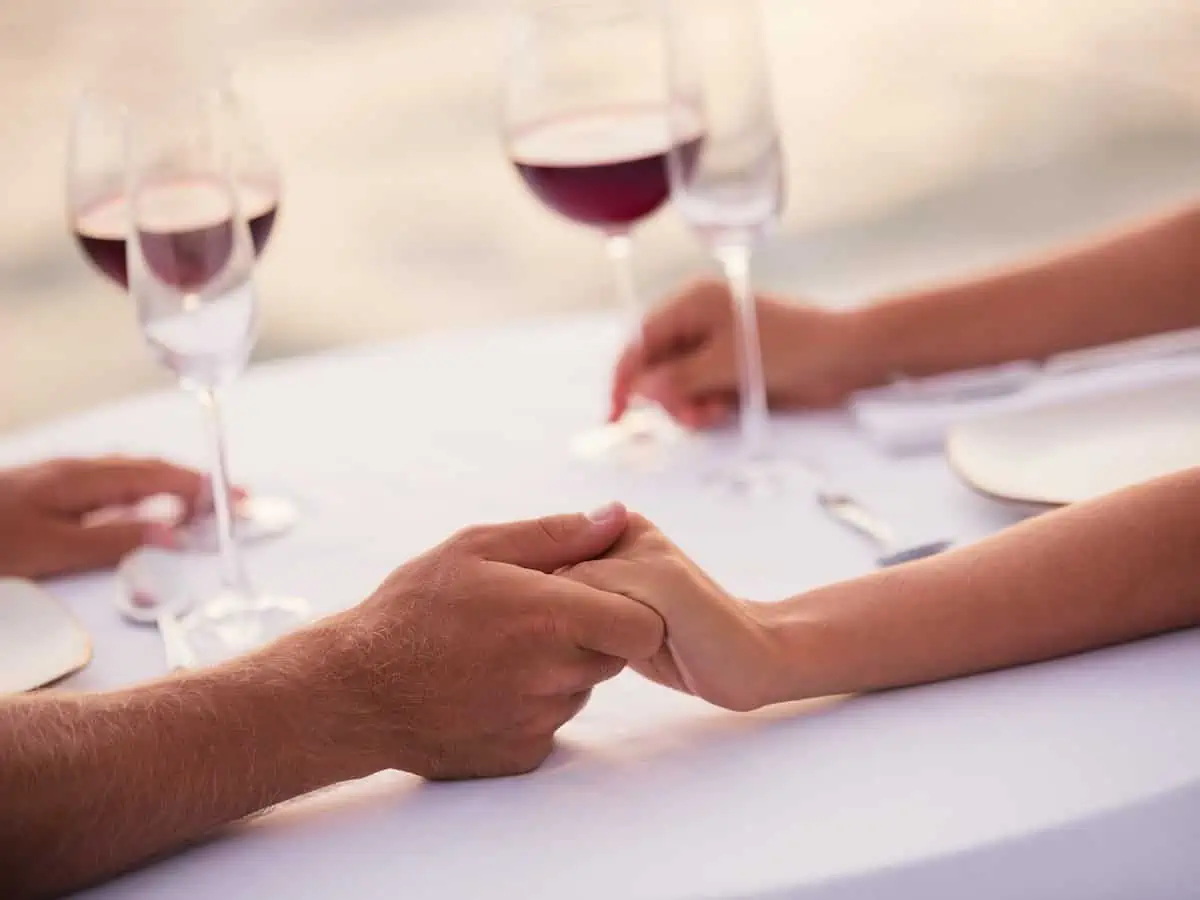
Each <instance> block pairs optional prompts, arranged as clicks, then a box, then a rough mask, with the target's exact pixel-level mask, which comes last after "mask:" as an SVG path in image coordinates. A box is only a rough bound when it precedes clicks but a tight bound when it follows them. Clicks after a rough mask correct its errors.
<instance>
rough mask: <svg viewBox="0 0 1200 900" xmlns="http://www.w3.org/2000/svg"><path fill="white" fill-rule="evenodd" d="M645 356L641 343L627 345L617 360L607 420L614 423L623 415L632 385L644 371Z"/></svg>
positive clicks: (635, 342) (630, 394)
mask: <svg viewBox="0 0 1200 900" xmlns="http://www.w3.org/2000/svg"><path fill="white" fill-rule="evenodd" d="M645 359H646V358H645V356H644V355H643V353H642V343H641V341H634V342H633V343H631V344H629V345H628V346H627V347H626V348H625V349H624V351H623V352H622V353H621V357H620V359H618V360H617V368H616V370H615V371H614V372H613V382H612V398H611V400H612V405H611V407H610V409H609V413H608V420H609V421H610V422H615V421H617V420H618V419H620V418H621V416H623V415H625V410H626V409H628V407H629V398H630V397H631V396H632V391H633V383H634V381H635V380H636V379H637V378H638V377H639V376H640V375H641V373H642V372H643V371H644V370H645Z"/></svg>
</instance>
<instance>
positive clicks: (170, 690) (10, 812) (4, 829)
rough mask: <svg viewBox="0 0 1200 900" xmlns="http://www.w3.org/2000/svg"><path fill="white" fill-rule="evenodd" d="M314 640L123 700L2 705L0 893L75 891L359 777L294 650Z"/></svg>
mask: <svg viewBox="0 0 1200 900" xmlns="http://www.w3.org/2000/svg"><path fill="white" fill-rule="evenodd" d="M319 634H320V633H319V631H318V632H314V633H313V634H305V635H298V636H295V637H293V638H290V639H288V641H285V642H282V643H281V644H279V645H276V646H275V647H274V648H270V649H268V650H267V651H264V652H262V653H260V654H258V655H256V656H253V657H248V658H246V659H245V660H242V661H238V662H235V663H232V664H229V665H227V666H225V667H222V668H219V669H214V670H211V671H210V672H202V673H195V674H191V675H187V676H182V677H175V678H170V679H165V680H163V681H160V682H157V683H154V684H150V685H146V686H142V687H137V688H132V689H129V690H123V691H117V692H113V693H107V694H92V695H79V696H68V695H54V694H48V695H38V696H30V697H22V698H15V699H11V700H6V701H0V798H3V800H2V802H0V894H2V895H3V896H5V897H13V898H18V897H38V896H49V895H54V894H57V893H60V892H62V891H66V890H69V889H72V888H75V887H79V886H81V885H84V884H87V883H90V882H93V881H97V880H100V879H103V878H105V877H108V876H111V875H114V874H117V873H119V872H121V871H123V870H125V869H127V868H130V867H131V866H133V865H135V864H137V863H139V862H142V861H144V860H146V859H148V858H151V857H153V856H155V855H158V854H161V853H164V852H166V851H168V850H171V849H174V848H177V847H179V846H180V845H183V844H185V843H187V842H190V841H193V840H196V839H198V838H201V837H203V836H205V835H206V834H208V833H210V832H212V831H213V830H214V829H215V828H217V827H218V826H221V825H223V824H225V823H228V822H231V821H234V820H236V819H238V818H241V817H243V816H245V815H247V814H249V813H252V812H255V811H257V810H260V809H263V808H264V807H267V806H270V805H272V804H275V803H279V802H281V801H283V800H287V799H289V798H291V797H295V796H298V795H300V794H303V793H306V792H308V791H311V790H314V789H316V788H319V787H322V786H324V785H327V784H331V783H333V782H336V781H340V780H344V779H347V778H351V777H355V776H356V775H362V774H365V771H364V769H366V768H369V765H367V764H366V761H365V760H361V759H356V758H354V757H353V755H352V754H349V752H348V751H347V749H346V748H344V747H338V746H336V743H337V738H336V737H335V734H337V733H338V731H339V729H338V728H337V727H335V725H336V722H335V721H334V719H335V718H336V717H337V716H340V715H341V714H342V712H341V711H339V710H337V709H336V706H335V704H336V701H335V699H334V698H333V697H332V696H330V687H329V685H328V684H327V683H326V682H324V681H322V680H321V678H320V676H319V673H315V672H310V671H306V668H307V667H305V666H303V665H302V664H301V663H300V660H302V659H304V658H307V659H313V658H314V657H313V655H311V654H308V655H301V654H297V653H295V652H294V651H295V650H296V649H297V646H296V645H297V644H298V643H299V642H303V641H312V640H319V639H320V637H319ZM289 641H290V643H289ZM316 658H319V657H316Z"/></svg>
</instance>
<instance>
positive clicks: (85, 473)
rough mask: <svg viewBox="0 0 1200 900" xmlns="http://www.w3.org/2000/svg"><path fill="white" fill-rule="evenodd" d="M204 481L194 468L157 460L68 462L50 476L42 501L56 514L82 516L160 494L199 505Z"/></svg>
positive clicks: (114, 459) (57, 467) (129, 504)
mask: <svg viewBox="0 0 1200 900" xmlns="http://www.w3.org/2000/svg"><path fill="white" fill-rule="evenodd" d="M204 482H205V479H204V476H203V475H201V474H200V473H199V472H196V471H195V470H193V469H187V468H184V467H182V466H177V465H173V464H172V463H168V462H164V461H163V460H157V459H127V458H125V457H116V456H114V457H107V458H103V459H91V460H83V459H80V460H64V461H62V462H61V463H59V464H56V466H55V467H54V469H53V470H51V472H50V473H49V474H48V475H47V481H46V483H45V485H44V488H43V489H42V493H41V496H40V498H39V499H40V500H41V501H42V502H43V503H44V504H45V505H46V506H47V508H49V509H52V510H54V511H56V512H60V513H65V514H67V515H74V516H79V515H83V514H84V513H87V512H90V511H92V510H96V509H102V508H104V507H107V506H132V505H134V504H136V503H139V502H141V501H142V500H145V499H147V498H148V497H153V496H155V495H157V494H173V495H175V496H177V497H179V498H181V499H182V500H184V502H185V503H188V504H191V503H195V502H196V500H197V498H198V497H199V496H200V494H201V491H202V490H203V487H204Z"/></svg>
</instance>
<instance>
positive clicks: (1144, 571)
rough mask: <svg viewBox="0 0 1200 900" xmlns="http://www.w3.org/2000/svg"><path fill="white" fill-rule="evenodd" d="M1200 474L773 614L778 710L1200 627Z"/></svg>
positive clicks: (1035, 523)
mask: <svg viewBox="0 0 1200 900" xmlns="http://www.w3.org/2000/svg"><path fill="white" fill-rule="evenodd" d="M1197 509H1200V468H1198V469H1193V470H1191V471H1189V472H1186V473H1182V474H1179V475H1173V476H1170V477H1167V478H1163V479H1160V480H1158V481H1155V482H1151V483H1149V484H1146V485H1140V486H1138V487H1135V488H1131V489H1128V490H1125V491H1122V492H1119V493H1117V494H1113V495H1111V496H1109V497H1106V498H1103V499H1101V500H1097V501H1093V502H1091V503H1087V504H1082V505H1079V506H1075V507H1071V508H1068V509H1064V510H1060V511H1058V512H1055V513H1050V514H1047V515H1044V516H1041V517H1039V518H1037V519H1034V520H1031V521H1029V522H1025V523H1023V524H1022V525H1019V526H1017V527H1015V528H1011V529H1009V530H1007V531H1005V532H1002V533H1001V534H999V535H996V536H995V537H992V538H989V539H988V540H985V541H981V542H980V543H978V544H975V545H972V546H968V547H964V548H961V549H959V550H956V551H953V552H951V553H947V554H945V555H943V556H940V557H934V558H931V559H928V560H924V561H921V562H918V563H912V564H910V565H907V566H900V567H897V568H895V569H890V570H885V571H881V572H878V573H875V574H873V575H870V576H867V577H865V578H862V579H858V580H856V581H850V582H844V583H842V584H837V585H832V586H829V587H825V588H820V589H818V590H815V591H812V592H810V593H809V594H805V595H801V596H799V597H796V598H793V599H792V600H789V601H784V602H783V603H782V604H779V605H778V606H776V607H767V608H766V609H767V611H768V612H767V614H768V615H769V616H770V621H771V622H772V627H773V629H774V630H775V633H776V634H777V635H778V638H779V640H778V644H779V646H780V647H781V650H782V654H781V659H782V660H783V665H782V669H781V671H780V677H779V679H778V685H777V689H776V690H775V691H774V693H775V696H774V697H772V698H771V699H772V700H783V699H795V698H798V697H811V696H824V695H829V694H842V693H852V692H858V691H868V690H876V689H882V688H889V687H899V686H903V685H909V684H917V683H922V682H929V681H937V680H940V679H944V678H952V677H955V676H959V675H966V674H970V673H974V672H980V671H985V670H989V669H995V668H1001V667H1005V666H1011V665H1019V664H1022V663H1028V662H1034V661H1038V660H1042V659H1048V658H1052V657H1057V656H1063V655H1067V654H1070V653H1075V652H1079V651H1083V650H1087V649H1091V648H1095V647H1101V646H1106V645H1109V644H1114V643H1120V642H1122V641H1128V640H1133V639H1135V638H1139V637H1145V636H1148V635H1152V634H1157V633H1160V632H1164V631H1170V630H1174V629H1179V628H1185V627H1189V626H1193V625H1197V624H1200V552H1197V548H1200V516H1198V515H1197V514H1196V511H1197Z"/></svg>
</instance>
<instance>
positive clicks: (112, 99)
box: [67, 74, 298, 551]
mask: <svg viewBox="0 0 1200 900" xmlns="http://www.w3.org/2000/svg"><path fill="white" fill-rule="evenodd" d="M197 91H201V92H208V93H209V94H210V96H211V102H212V103H213V104H214V113H213V114H214V115H215V116H216V117H217V121H218V123H219V124H220V126H221V127H222V129H223V130H224V132H225V133H226V134H227V135H228V142H229V144H230V157H231V162H230V165H231V170H232V172H233V178H234V182H235V184H236V185H237V190H238V195H239V203H240V204H241V208H242V210H243V212H244V214H245V215H246V217H247V219H248V221H249V223H250V232H251V235H252V238H253V241H254V249H255V252H256V253H262V251H263V250H264V248H265V247H266V245H267V241H268V240H269V239H270V237H271V232H272V230H273V228H274V225H275V217H276V213H277V211H278V208H279V198H280V193H281V179H280V175H279V167H278V165H277V164H276V162H275V159H274V157H273V156H272V154H271V153H270V152H269V150H268V149H267V146H266V143H265V142H264V141H263V139H262V137H261V135H260V134H259V133H258V131H257V129H256V128H255V126H254V121H253V117H252V116H251V115H250V114H249V112H248V111H247V108H246V107H245V105H244V103H243V102H242V100H241V99H240V97H239V96H238V94H237V93H236V92H235V90H234V89H233V87H232V85H231V84H230V82H229V81H228V80H227V79H222V78H217V79H215V83H213V84H208V83H202V82H194V81H189V80H187V79H183V78H176V79H172V78H171V77H170V76H169V75H165V76H164V78H163V80H162V81H161V82H158V83H154V84H146V83H144V82H142V83H137V84H132V83H130V82H129V81H122V80H121V79H120V78H118V77H117V76H116V75H115V74H114V75H112V76H110V77H107V78H105V79H103V80H102V81H101V82H100V83H98V84H97V85H95V86H94V87H93V88H92V89H91V90H89V91H88V92H86V93H85V94H84V96H83V97H82V98H81V99H80V101H79V104H78V106H77V108H76V112H75V116H74V120H73V123H72V128H71V138H70V152H69V163H68V174H67V215H68V219H69V221H70V224H71V230H72V231H73V233H74V235H75V238H76V241H77V242H78V244H79V247H80V249H81V250H82V251H83V254H84V256H85V257H87V259H88V260H89V261H90V262H91V263H92V265H93V266H94V267H95V268H96V269H97V270H98V271H99V272H100V273H101V274H103V275H104V276H106V277H107V278H108V279H109V280H110V281H112V282H113V283H114V284H115V285H116V286H117V287H119V288H121V289H122V290H128V289H129V277H128V271H127V267H126V246H125V244H126V236H127V233H128V228H129V210H128V202H127V197H126V190H127V187H128V177H127V175H128V173H127V172H126V163H127V154H126V146H125V141H126V136H127V129H128V128H129V126H130V125H131V124H132V123H135V122H136V121H137V120H138V119H139V117H151V118H153V117H155V116H158V115H161V112H162V110H163V109H164V108H165V107H167V106H169V104H171V103H172V102H174V100H175V98H178V97H181V96H183V97H185V96H187V95H188V94H189V93H191V92H197ZM235 513H236V515H235V522H236V525H235V527H236V529H237V533H238V537H239V538H240V539H241V540H245V541H254V540H261V539H265V538H269V537H275V536H277V535H280V534H283V533H285V532H287V531H288V530H290V529H291V528H292V527H293V526H294V525H295V523H296V521H297V518H298V513H297V510H296V507H295V505H294V504H293V503H291V502H290V501H288V500H285V499H283V498H281V497H272V496H265V495H258V494H253V493H252V494H250V495H249V496H246V497H243V498H240V499H238V500H237V501H236V509H235ZM178 533H179V536H180V541H181V543H182V544H183V548H184V549H193V550H205V551H212V550H214V549H215V547H216V520H215V518H214V517H212V516H204V517H200V518H198V519H196V520H194V521H192V522H188V523H186V524H184V525H182V526H181V527H180V528H179V530H178Z"/></svg>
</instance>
